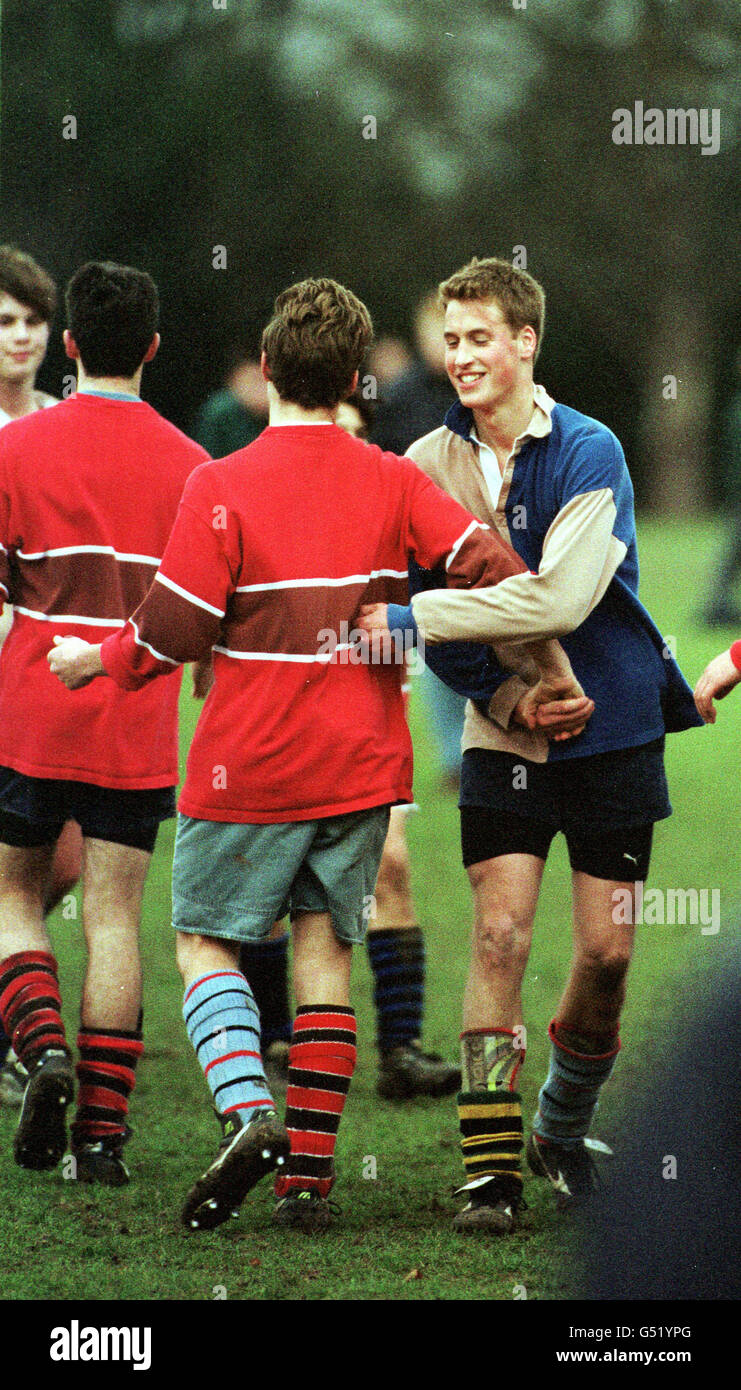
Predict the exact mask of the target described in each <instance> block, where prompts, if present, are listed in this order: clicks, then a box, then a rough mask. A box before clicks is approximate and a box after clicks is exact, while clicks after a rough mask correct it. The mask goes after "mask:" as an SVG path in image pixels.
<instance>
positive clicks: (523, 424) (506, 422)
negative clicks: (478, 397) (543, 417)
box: [473, 381, 535, 451]
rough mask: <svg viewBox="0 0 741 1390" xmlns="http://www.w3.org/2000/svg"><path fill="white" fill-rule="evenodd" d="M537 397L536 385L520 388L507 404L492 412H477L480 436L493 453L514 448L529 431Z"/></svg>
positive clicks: (517, 387) (508, 399)
mask: <svg viewBox="0 0 741 1390" xmlns="http://www.w3.org/2000/svg"><path fill="white" fill-rule="evenodd" d="M534 404H535V393H534V391H533V383H532V381H523V382H522V383H521V384H520V385H519V386H516V387H515V388H514V390H513V391H512V393H511V395H509V396H508V397H507V399H506V400H504V401H500V402H499V403H498V404H497V405H495V406H492V408H491V409H490V410H474V412H473V418H474V421H475V424H476V433H477V435H478V437H479V439H480V440H482V442H483V443H484V444H489V445H490V446H491V448H492V449H506V450H507V451H509V450H510V449H511V448H512V445H513V444H514V442H515V440H516V439H517V438H519V436H520V435H521V434H522V433H523V431H524V430H526V429H527V427H528V425H529V424H530V420H531V417H532V413H533V406H534Z"/></svg>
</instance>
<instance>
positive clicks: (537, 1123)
mask: <svg viewBox="0 0 741 1390" xmlns="http://www.w3.org/2000/svg"><path fill="white" fill-rule="evenodd" d="M548 1035H549V1037H550V1039H551V1043H552V1047H551V1063H550V1067H549V1068H548V1075H547V1077H546V1079H545V1081H544V1082H543V1085H542V1087H541V1090H540V1094H539V1096H538V1109H537V1111H536V1113H535V1119H534V1121H533V1130H534V1133H535V1135H536V1137H537V1138H538V1139H543V1140H545V1142H546V1143H550V1144H562V1145H564V1146H566V1147H568V1146H569V1145H576V1144H581V1142H582V1140H583V1139H584V1138H585V1137H586V1135H587V1133H588V1131H589V1126H590V1124H591V1122H592V1116H593V1114H594V1112H595V1110H596V1108H597V1100H598V1098H599V1093H600V1089H601V1087H602V1086H603V1085H604V1083H605V1082H606V1080H607V1078H608V1076H609V1075H610V1072H611V1071H612V1069H613V1067H614V1065H615V1058H616V1057H617V1054H618V1052H619V1050H620V1043H619V1042H618V1040H617V1038H616V1039H615V1046H614V1048H613V1049H611V1050H610V1051H606V1052H603V1053H601V1054H592V1053H587V1052H576V1051H574V1050H572V1049H570V1048H568V1047H565V1046H564V1044H563V1042H560V1041H559V1039H558V1037H557V1025H556V1023H555V1021H554V1022H553V1023H552V1024H551V1026H550V1028H549V1029H548Z"/></svg>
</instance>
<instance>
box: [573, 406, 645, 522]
mask: <svg viewBox="0 0 741 1390" xmlns="http://www.w3.org/2000/svg"><path fill="white" fill-rule="evenodd" d="M590 425H591V427H590V428H584V429H581V430H579V431H578V432H576V433H575V435H574V437H573V440H572V441H571V444H570V447H569V448H568V449H567V450H566V451H565V453H564V459H563V466H562V468H561V470H560V478H559V483H558V500H557V506H558V510H559V511H560V510H561V509H562V508H563V507H565V506H566V505H567V503H568V502H570V501H571V500H572V498H574V497H579V496H581V495H582V494H583V493H586V492H601V491H602V490H603V489H604V488H609V490H610V491H611V492H612V495H613V498H614V499H615V507H616V510H617V515H616V517H615V525H614V527H613V535H614V536H615V537H616V538H617V539H618V540H619V541H622V542H623V544H624V545H626V546H629V545H630V543H631V541H633V540H634V539H635V505H634V497H633V484H632V482H631V479H630V473H629V472H628V465H627V463H626V462H625V455H624V453H623V448H622V445H621V443H620V440H619V439H618V438H617V437H616V435H614V434H613V433H612V431H611V430H608V429H607V428H606V426H604V425H599V424H597V423H596V422H594V424H593V425H592V424H591V422H590Z"/></svg>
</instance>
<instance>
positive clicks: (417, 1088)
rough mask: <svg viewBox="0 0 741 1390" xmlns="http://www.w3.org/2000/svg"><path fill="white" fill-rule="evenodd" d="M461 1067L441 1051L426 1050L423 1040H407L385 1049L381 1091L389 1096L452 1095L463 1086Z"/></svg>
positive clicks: (379, 1084)
mask: <svg viewBox="0 0 741 1390" xmlns="http://www.w3.org/2000/svg"><path fill="white" fill-rule="evenodd" d="M460 1086H461V1070H460V1067H455V1066H452V1065H451V1064H450V1063H449V1062H445V1061H444V1060H443V1058H442V1057H441V1056H440V1055H439V1054H438V1053H437V1052H423V1051H422V1048H421V1046H420V1044H419V1043H416V1042H414V1043H403V1044H402V1045H401V1046H400V1047H394V1048H392V1049H391V1051H390V1052H385V1053H382V1055H381V1066H380V1071H379V1073H378V1084H377V1088H376V1089H377V1091H378V1094H379V1096H383V1097H384V1099H385V1100H410V1099H411V1098H412V1097H413V1096H450V1095H452V1094H453V1093H454V1092H455V1091H458V1090H460Z"/></svg>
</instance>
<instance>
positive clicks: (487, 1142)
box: [458, 1090, 522, 1187]
mask: <svg viewBox="0 0 741 1390" xmlns="http://www.w3.org/2000/svg"><path fill="white" fill-rule="evenodd" d="M458 1120H459V1122H460V1127H461V1136H462V1137H461V1151H462V1153H463V1166H464V1167H465V1170H466V1183H467V1185H468V1184H470V1183H472V1182H474V1181H475V1180H476V1179H479V1180H480V1179H481V1178H493V1177H508V1178H511V1179H512V1181H513V1182H515V1183H517V1184H519V1186H520V1187H521V1186H522V1173H521V1171H520V1156H521V1153H522V1102H521V1099H520V1096H519V1094H518V1092H517V1091H483V1090H476V1091H461V1093H460V1095H459V1096H458Z"/></svg>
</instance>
